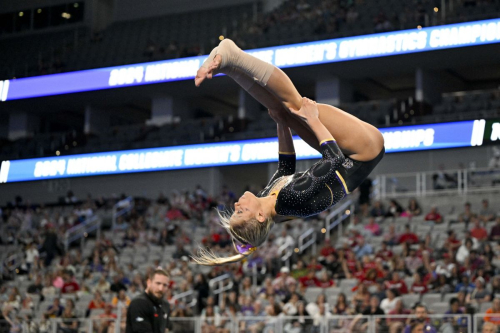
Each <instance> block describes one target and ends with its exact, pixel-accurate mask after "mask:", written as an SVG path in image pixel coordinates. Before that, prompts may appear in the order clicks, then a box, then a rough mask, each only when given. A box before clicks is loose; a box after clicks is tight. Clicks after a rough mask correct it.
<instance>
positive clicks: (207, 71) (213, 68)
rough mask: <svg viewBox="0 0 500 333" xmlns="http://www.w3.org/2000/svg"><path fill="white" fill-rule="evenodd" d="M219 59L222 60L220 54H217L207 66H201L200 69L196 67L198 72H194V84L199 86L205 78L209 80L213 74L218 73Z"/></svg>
mask: <svg viewBox="0 0 500 333" xmlns="http://www.w3.org/2000/svg"><path fill="white" fill-rule="evenodd" d="M221 61H222V57H221V55H220V54H217V55H216V56H215V58H214V60H213V61H212V63H211V64H209V65H208V67H205V66H201V67H200V69H198V72H196V77H195V78H194V84H195V86H197V87H199V86H200V84H201V83H202V82H203V81H205V79H209V80H210V79H212V77H213V76H214V75H217V74H219V67H220V63H221Z"/></svg>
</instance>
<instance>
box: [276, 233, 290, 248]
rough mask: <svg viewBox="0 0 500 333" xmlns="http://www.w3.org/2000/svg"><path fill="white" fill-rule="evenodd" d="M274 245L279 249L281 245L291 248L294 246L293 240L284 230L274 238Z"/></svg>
mask: <svg viewBox="0 0 500 333" xmlns="http://www.w3.org/2000/svg"><path fill="white" fill-rule="evenodd" d="M274 244H276V246H278V248H280V247H281V246H282V245H283V244H288V246H290V247H293V246H294V245H295V240H294V239H293V238H292V236H290V235H288V234H287V231H286V229H283V231H282V232H281V236H279V237H278V238H276V240H275V241H274Z"/></svg>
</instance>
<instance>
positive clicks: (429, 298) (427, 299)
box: [422, 294, 442, 306]
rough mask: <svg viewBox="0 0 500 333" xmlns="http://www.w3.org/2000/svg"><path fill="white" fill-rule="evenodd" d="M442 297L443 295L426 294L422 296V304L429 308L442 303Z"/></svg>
mask: <svg viewBox="0 0 500 333" xmlns="http://www.w3.org/2000/svg"><path fill="white" fill-rule="evenodd" d="M441 299H442V296H441V294H424V295H422V302H423V303H425V304H426V305H427V306H429V305H430V304H433V303H439V302H441Z"/></svg>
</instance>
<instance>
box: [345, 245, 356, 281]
mask: <svg viewBox="0 0 500 333" xmlns="http://www.w3.org/2000/svg"><path fill="white" fill-rule="evenodd" d="M343 265H344V266H345V267H344V271H345V272H346V275H347V278H348V279H350V278H351V277H352V276H353V275H355V274H356V272H357V271H358V261H357V260H356V256H355V255H354V252H351V251H349V252H347V259H346V260H344V263H343Z"/></svg>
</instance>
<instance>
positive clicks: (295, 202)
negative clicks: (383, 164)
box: [257, 140, 385, 217]
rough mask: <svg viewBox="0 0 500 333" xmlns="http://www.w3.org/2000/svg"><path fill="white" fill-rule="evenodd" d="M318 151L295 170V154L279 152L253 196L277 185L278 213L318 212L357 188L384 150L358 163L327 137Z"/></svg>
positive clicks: (264, 194) (283, 214) (275, 187)
mask: <svg viewBox="0 0 500 333" xmlns="http://www.w3.org/2000/svg"><path fill="white" fill-rule="evenodd" d="M320 152H321V155H322V158H321V160H319V161H318V162H316V163H315V164H314V165H313V166H312V167H311V168H309V169H308V170H306V171H304V172H297V173H295V154H283V153H280V155H279V163H278V170H277V171H276V173H275V174H274V175H273V177H272V178H271V180H270V181H269V183H268V185H267V186H266V188H264V189H263V190H262V191H260V192H259V193H258V194H257V196H260V197H263V196H267V195H270V194H271V193H273V192H275V190H279V188H281V190H279V193H278V197H277V199H276V206H275V210H276V213H277V214H278V215H280V216H289V217H291V216H294V217H308V216H311V215H315V214H318V213H320V212H322V211H324V210H325V209H327V208H329V207H331V206H332V205H335V204H336V203H337V202H339V201H340V200H341V199H342V198H343V197H345V196H346V195H347V194H348V193H349V192H351V191H352V190H354V189H355V188H356V187H358V186H359V185H360V184H361V182H362V181H363V180H364V179H365V178H366V177H367V176H368V174H369V173H370V172H371V171H372V170H373V168H374V167H375V166H376V165H377V164H378V162H379V161H380V160H381V159H382V157H383V155H384V152H385V151H384V149H382V151H381V152H380V154H379V155H378V156H377V157H376V158H375V159H373V160H371V161H368V162H360V161H356V160H352V159H350V158H346V157H345V156H344V154H343V153H342V151H341V150H340V148H339V146H338V145H337V143H336V142H335V140H327V141H324V142H322V143H321V144H320ZM282 182H283V183H282Z"/></svg>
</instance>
